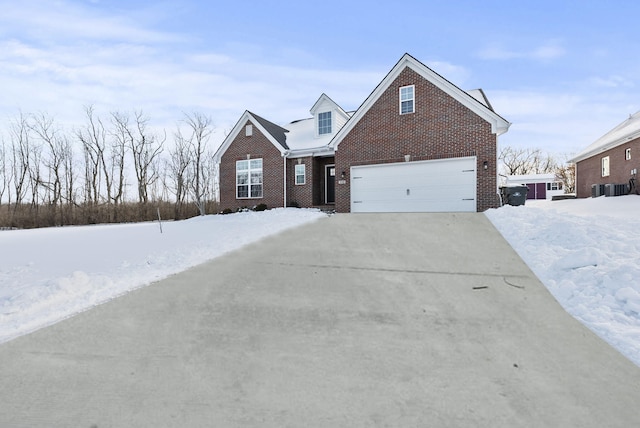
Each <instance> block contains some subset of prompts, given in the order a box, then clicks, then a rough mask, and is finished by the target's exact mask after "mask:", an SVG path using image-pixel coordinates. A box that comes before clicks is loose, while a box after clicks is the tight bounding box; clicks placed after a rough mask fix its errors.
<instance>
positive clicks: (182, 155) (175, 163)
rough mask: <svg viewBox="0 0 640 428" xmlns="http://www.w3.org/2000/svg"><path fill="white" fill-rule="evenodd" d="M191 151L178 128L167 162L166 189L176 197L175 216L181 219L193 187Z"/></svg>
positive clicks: (188, 143)
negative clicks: (190, 189)
mask: <svg viewBox="0 0 640 428" xmlns="http://www.w3.org/2000/svg"><path fill="white" fill-rule="evenodd" d="M190 154H191V150H190V142H189V141H188V140H187V139H185V137H184V136H183V134H182V131H181V130H180V128H179V127H178V129H177V131H176V133H175V134H174V146H173V149H172V150H170V152H169V159H168V160H167V161H166V166H167V167H166V168H165V170H166V171H167V175H166V178H165V187H166V188H168V189H170V190H171V192H172V194H173V195H174V196H175V201H176V202H175V209H174V216H175V218H176V219H178V218H181V217H182V215H183V213H182V210H183V206H184V204H185V202H186V200H187V196H188V193H189V188H190V185H191V180H192V178H191V157H190Z"/></svg>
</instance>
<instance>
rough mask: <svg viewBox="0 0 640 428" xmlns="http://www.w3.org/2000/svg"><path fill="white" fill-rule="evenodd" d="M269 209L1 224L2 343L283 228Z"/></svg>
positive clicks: (284, 215) (285, 216) (285, 223)
mask: <svg viewBox="0 0 640 428" xmlns="http://www.w3.org/2000/svg"><path fill="white" fill-rule="evenodd" d="M325 216H326V214H323V213H322V212H320V211H318V210H307V209H295V208H286V209H274V210H269V211H263V212H244V213H237V214H230V215H216V216H214V215H212V216H205V217H196V218H193V219H190V220H185V221H176V222H163V223H162V233H160V227H159V224H158V223H157V222H153V223H138V224H121V225H100V226H81V227H59V228H46V229H34V230H10V231H0V343H1V342H4V341H7V340H9V339H12V338H14V337H17V336H20V335H23V334H26V333H29V332H31V331H34V330H36V329H38V328H41V327H44V326H47V325H50V324H52V323H55V322H57V321H60V320H62V319H64V318H67V317H69V316H71V315H73V314H76V313H78V312H81V311H84V310H86V309H88V308H91V307H93V306H95V305H98V304H100V303H103V302H106V301H108V300H110V299H112V298H114V297H116V296H118V295H121V294H124V293H126V292H128V291H131V290H133V289H136V288H139V287H142V286H144V285H147V284H150V283H151V282H154V281H157V280H160V279H162V278H166V277H167V276H169V275H172V274H175V273H178V272H181V271H184V270H186V269H188V268H190V267H193V266H196V265H198V264H201V263H203V262H205V261H207V260H211V259H214V258H216V257H218V256H220V255H222V254H224V253H227V252H229V251H232V250H235V249H237V248H240V247H242V246H244V245H246V244H249V243H251V242H254V241H257V240H259V239H261V238H264V237H266V236H269V235H271V234H274V233H277V232H280V231H282V230H285V229H287V228H291V227H294V226H298V225H300V224H303V223H306V222H310V221H314V220H316V219H319V218H322V217H325Z"/></svg>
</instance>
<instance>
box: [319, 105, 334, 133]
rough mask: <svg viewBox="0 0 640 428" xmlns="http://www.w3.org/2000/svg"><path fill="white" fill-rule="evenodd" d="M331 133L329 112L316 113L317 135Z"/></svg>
mask: <svg viewBox="0 0 640 428" xmlns="http://www.w3.org/2000/svg"><path fill="white" fill-rule="evenodd" d="M324 134H331V112H330V111H325V112H322V113H318V135H324Z"/></svg>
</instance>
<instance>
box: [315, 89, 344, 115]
mask: <svg viewBox="0 0 640 428" xmlns="http://www.w3.org/2000/svg"><path fill="white" fill-rule="evenodd" d="M325 101H326V102H328V103H329V104H331V105H333V106H334V109H335V110H336V111H338V112H339V113H340V114H342V115H344V116H347V117H348V115H347V112H345V111H344V109H343V108H342V107H340V106H339V105H338V103H336V102H335V101H333V100H332V99H331V97H329V96H328V95H327V94H325V93H323V94H322V95H320V98H318V101H316V102H315V103H314V104H313V107H311V109H310V110H309V113H311V115H312V116H315V115H316V112H317V110H318V108H319V107H320V105H322V103H323V102H325ZM332 110H333V109H332Z"/></svg>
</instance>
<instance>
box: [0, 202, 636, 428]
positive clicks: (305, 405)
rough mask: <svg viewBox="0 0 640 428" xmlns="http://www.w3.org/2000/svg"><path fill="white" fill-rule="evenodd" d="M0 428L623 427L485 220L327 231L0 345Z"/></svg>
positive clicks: (581, 341)
mask: <svg viewBox="0 0 640 428" xmlns="http://www.w3.org/2000/svg"><path fill="white" fill-rule="evenodd" d="M0 379H1V380H2V382H1V383H0V426H1V427H86V428H89V427H97V428H107V427H427V426H428V427H480V426H482V427H483V426H487V427H509V428H513V427H598V428H600V427H604V426H607V427H631V426H640V412H639V411H638V409H637V405H638V402H640V369H639V368H638V367H636V366H635V365H634V364H632V363H631V362H629V361H628V360H627V359H625V358H624V357H622V356H621V355H620V354H618V353H617V352H616V351H615V350H614V349H612V348H611V347H610V346H608V345H607V344H606V343H604V342H603V341H601V340H600V339H598V338H597V337H596V336H595V335H593V334H592V333H591V332H590V331H589V330H587V329H586V328H584V327H583V326H582V325H580V324H579V323H578V322H577V321H575V320H574V319H573V318H571V317H570V316H569V315H567V314H566V313H565V312H564V311H563V310H562V308H561V307H560V306H559V305H558V304H557V303H556V301H555V300H554V299H553V297H552V296H551V295H550V294H549V293H548V292H547V291H546V289H545V288H544V286H543V285H542V284H541V283H540V282H539V281H538V280H537V279H536V278H535V276H534V275H533V274H532V273H531V271H530V270H529V269H528V268H527V267H526V266H525V265H524V263H523V262H522V261H521V260H520V259H519V257H518V256H517V255H516V254H515V253H514V251H513V250H512V249H511V248H510V247H509V245H508V244H507V243H506V242H505V241H504V240H503V239H502V237H501V236H500V235H499V233H498V232H497V231H496V230H495V229H494V228H493V226H492V225H491V224H490V222H489V221H488V220H487V219H486V218H485V216H484V215H482V214H406V215H402V214H400V215H397V214H396V215H384V214H382V215H380V214H375V215H374V214H371V215H369V214H360V215H347V214H344V215H335V216H333V217H330V218H327V219H323V220H320V221H318V222H315V223H312V224H309V225H306V226H303V227H300V228H297V229H294V230H290V231H287V232H285V233H282V234H280V235H278V236H275V237H272V238H269V239H267V240H265V241H262V242H259V243H257V244H255V245H251V246H249V247H246V248H244V249H242V250H240V251H236V252H234V253H230V254H228V255H226V256H224V257H221V258H219V259H216V260H214V261H213V262H210V263H207V264H205V265H202V266H199V267H197V268H195V269H192V270H190V271H188V272H185V273H183V274H180V275H176V276H174V277H171V278H169V279H167V280H164V281H161V282H159V283H156V284H153V285H151V286H149V287H146V288H143V289H140V290H138V291H135V292H132V293H130V294H128V295H126V296H123V297H121V298H118V299H116V300H113V301H111V302H110V303H107V304H104V305H102V306H99V307H97V308H95V309H92V310H90V311H87V312H85V313H83V314H80V315H78V316H76V317H73V318H71V319H68V320H66V321H63V322H61V323H59V324H56V325H54V326H52V327H49V328H46V329H43V330H40V331H37V332H35V333H33V334H30V335H28V336H24V337H21V338H18V339H16V340H13V341H11V342H8V343H5V344H2V345H0Z"/></svg>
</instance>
